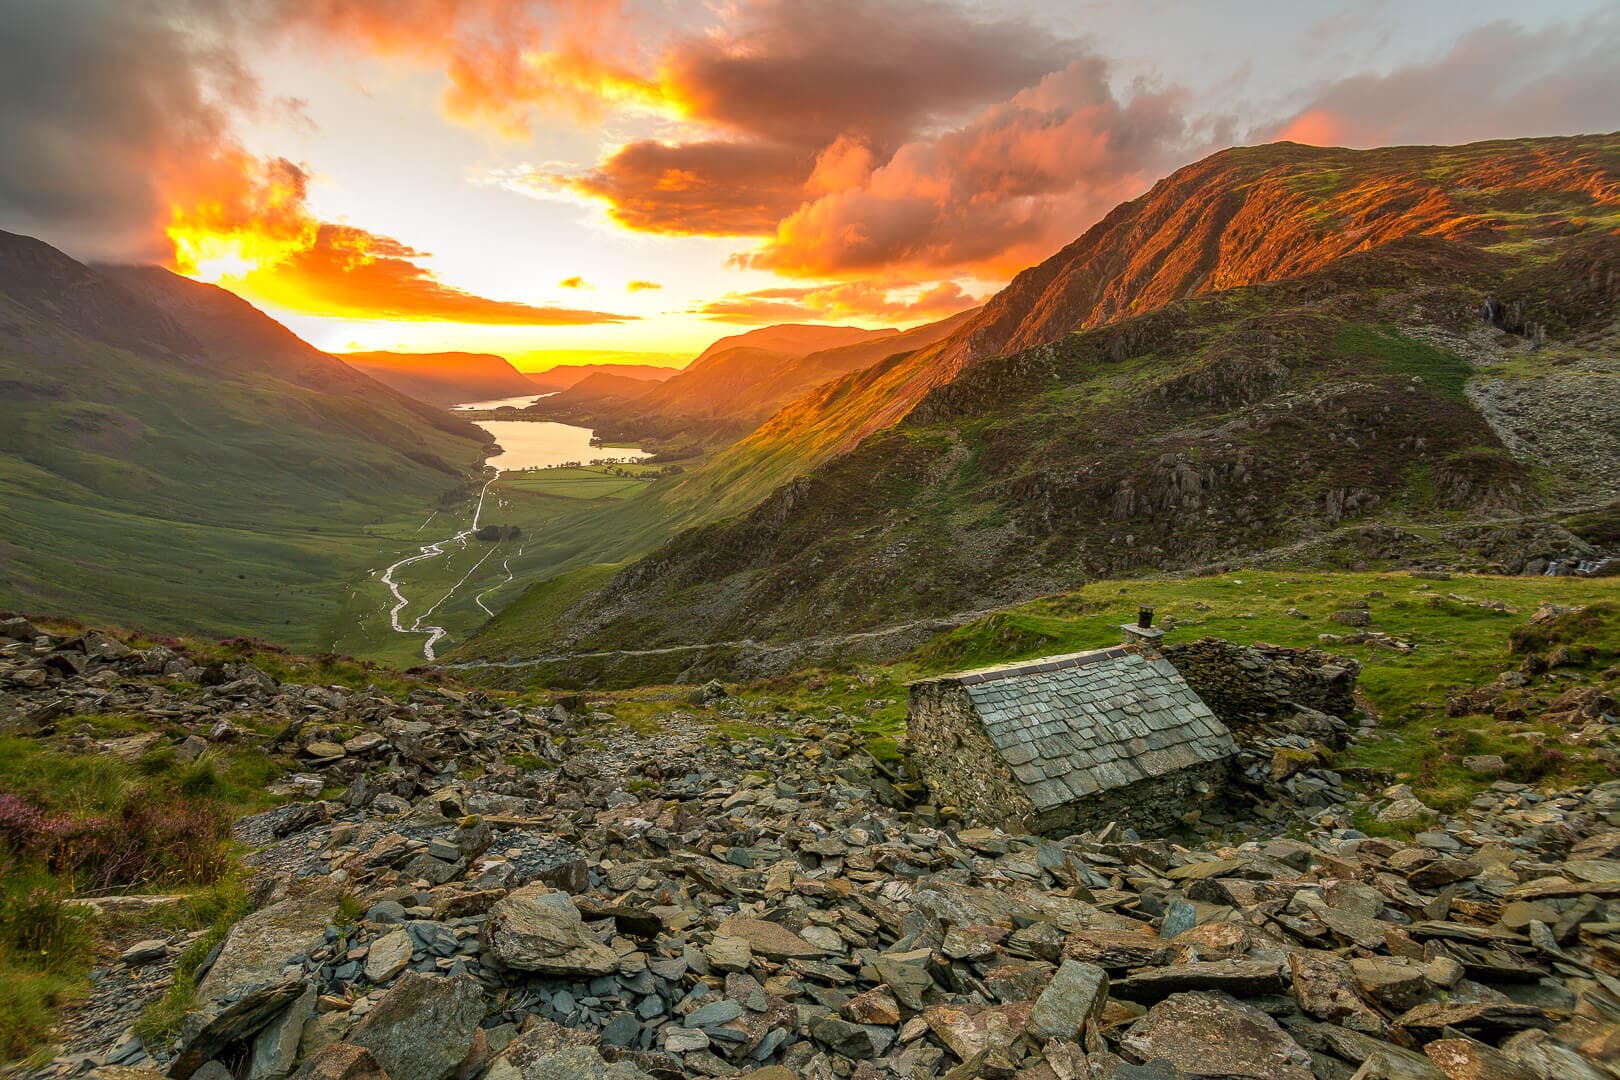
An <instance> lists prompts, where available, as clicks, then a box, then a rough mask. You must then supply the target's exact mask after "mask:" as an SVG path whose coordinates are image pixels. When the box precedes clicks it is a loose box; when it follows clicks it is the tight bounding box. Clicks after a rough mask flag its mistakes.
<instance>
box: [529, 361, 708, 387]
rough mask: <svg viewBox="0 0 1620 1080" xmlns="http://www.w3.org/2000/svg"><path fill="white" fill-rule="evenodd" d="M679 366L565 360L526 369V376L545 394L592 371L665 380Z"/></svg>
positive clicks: (640, 380) (588, 375)
mask: <svg viewBox="0 0 1620 1080" xmlns="http://www.w3.org/2000/svg"><path fill="white" fill-rule="evenodd" d="M680 370H681V369H680V368H678V367H664V366H662V365H658V364H563V365H559V366H557V367H552V368H547V369H546V370H544V371H526V372H524V373H523V374H524V376H525V377H526V378H527V379H528V380H529V381H530V382H531V383H533V384H534V385H535V386H537V387H539V392H540V393H542V394H555V393H557V392H558V391H559V390H567V389H568V388H569V387H570V386H576V385H578V384H579V383H580V382H582V381H583V380H585V379H588V378H590V377H591V376H592V375H616V376H619V377H621V378H625V379H634V380H636V381H637V382H649V383H651V382H662V381H663V380H665V379H668V378H670V377H672V376H674V375H677V374H679V373H680Z"/></svg>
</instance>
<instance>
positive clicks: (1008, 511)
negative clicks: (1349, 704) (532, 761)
mask: <svg viewBox="0 0 1620 1080" xmlns="http://www.w3.org/2000/svg"><path fill="white" fill-rule="evenodd" d="M1194 180H1196V181H1197V182H1193V181H1194ZM1150 211H1151V213H1150ZM1148 217H1151V218H1153V219H1154V220H1156V221H1157V222H1158V225H1157V227H1155V228H1148V227H1147V224H1146V219H1147V218H1148ZM1617 228H1620V138H1614V137H1596V138H1587V139H1571V140H1527V141H1524V142H1515V143H1498V144H1483V145H1479V146H1469V147H1457V148H1429V149H1421V148H1408V149H1400V150H1391V151H1373V152H1367V153H1364V154H1357V153H1353V152H1350V151H1340V150H1323V151H1312V150H1306V149H1305V148H1301V147H1294V146H1282V147H1265V148H1260V149H1257V150H1246V151H1232V152H1228V153H1225V154H1220V155H1216V157H1214V158H1212V159H1210V160H1209V161H1207V162H1203V163H1200V164H1199V165H1196V166H1192V167H1190V169H1188V170H1183V171H1182V172H1181V173H1178V174H1176V176H1174V177H1172V178H1170V179H1169V180H1167V181H1165V182H1164V183H1163V184H1161V185H1159V187H1157V188H1155V190H1154V192H1153V193H1152V194H1150V195H1149V196H1147V197H1145V198H1144V199H1143V200H1138V202H1136V203H1132V204H1128V205H1127V206H1125V207H1122V208H1120V209H1119V210H1117V211H1115V213H1114V214H1112V215H1110V217H1109V218H1108V219H1107V220H1105V221H1104V222H1103V223H1102V224H1100V225H1099V226H1098V227H1097V229H1094V230H1092V232H1091V233H1088V234H1087V236H1086V237H1085V238H1082V240H1081V241H1079V242H1077V244H1076V245H1074V246H1072V247H1071V248H1069V249H1067V250H1066V252H1065V253H1063V254H1062V255H1060V256H1059V257H1058V258H1056V259H1054V260H1052V261H1050V262H1048V263H1047V264H1044V265H1043V266H1042V267H1039V268H1036V269H1035V270H1032V271H1029V272H1027V273H1026V274H1024V275H1020V277H1019V278H1018V279H1016V280H1015V281H1014V282H1013V283H1012V285H1010V286H1009V288H1008V289H1007V290H1006V291H1005V292H1004V293H1002V294H1001V295H999V296H998V297H996V298H995V299H993V300H992V301H991V302H990V303H989V304H988V305H987V306H986V308H985V309H984V312H983V313H982V314H981V315H980V316H979V317H978V318H976V319H974V320H973V321H972V323H971V324H970V325H969V326H968V327H965V328H964V329H963V330H962V331H960V332H958V333H957V334H956V335H953V336H952V337H951V338H949V339H947V340H946V341H945V342H943V343H942V344H941V345H940V346H938V347H937V348H936V349H935V350H926V351H925V352H926V353H927V354H928V356H931V357H932V359H931V360H928V359H927V357H925V356H924V355H923V354H918V356H914V357H912V358H908V359H905V360H904V361H902V362H901V363H898V364H895V365H887V366H886V365H879V367H878V368H875V369H871V370H869V371H868V372H864V373H862V374H861V375H859V376H856V377H854V378H852V379H849V380H845V381H844V382H843V383H842V384H835V386H834V388H831V389H828V390H825V391H823V392H821V393H820V394H818V395H813V396H812V398H810V399H807V400H806V401H804V402H800V403H799V404H798V405H796V406H795V407H794V409H793V410H789V411H785V412H784V413H783V414H781V415H779V416H778V417H777V418H776V419H775V420H774V421H773V423H772V425H768V426H767V428H766V429H763V430H762V431H761V432H760V433H759V434H757V435H756V436H755V437H754V439H755V440H759V439H763V438H767V437H769V434H770V430H771V428H772V427H773V426H776V425H782V424H787V423H789V421H790V416H789V413H790V412H794V411H797V412H805V413H815V414H817V415H819V416H821V417H824V418H825V417H829V416H831V415H832V412H831V411H830V409H829V405H828V403H829V402H830V401H831V400H832V399H833V398H835V397H837V396H838V394H840V393H842V394H844V395H845V396H847V397H848V398H849V399H850V400H852V401H853V400H855V399H866V398H868V397H869V395H871V394H873V393H874V392H876V388H878V387H880V386H882V385H883V384H884V383H889V384H890V389H891V390H893V391H894V392H895V393H896V394H898V395H899V398H900V403H899V404H895V405H894V406H893V407H892V409H891V410H890V416H891V417H892V419H891V420H890V422H889V424H888V426H886V427H881V428H876V429H875V430H874V431H873V432H872V433H871V434H869V435H868V436H867V437H866V438H865V439H864V440H863V441H862V442H860V443H859V445H858V447H857V448H855V449H853V450H851V451H849V452H846V453H843V454H841V455H836V456H830V457H829V458H828V459H827V460H825V461H824V462H823V464H821V465H820V466H819V467H817V468H815V469H814V470H812V471H811V472H809V473H808V474H807V475H804V476H801V477H799V478H798V479H796V480H794V481H793V482H791V483H788V484H785V485H783V486H781V487H779V488H777V489H776V490H775V491H774V492H773V493H772V494H771V495H770V496H769V497H768V498H766V499H765V500H764V501H763V502H761V503H760V504H759V505H757V506H756V507H755V508H753V509H752V510H750V511H748V512H747V513H745V514H743V515H742V516H740V517H738V518H736V519H733V520H729V521H725V522H721V523H718V524H713V525H710V526H707V527H705V528H702V529H696V530H691V531H688V532H686V533H682V534H680V535H678V536H676V537H675V538H674V539H672V540H671V541H670V542H669V543H668V544H666V545H665V546H664V547H663V548H662V549H660V550H659V551H657V552H655V553H653V554H652V555H651V556H649V557H647V558H646V559H643V560H642V561H641V562H639V563H637V564H634V565H632V566H631V567H628V568H626V569H625V570H623V571H621V572H620V573H619V574H618V575H617V576H616V577H615V578H614V579H613V581H612V582H611V583H610V584H609V586H608V587H607V588H606V589H605V590H603V591H602V592H601V593H599V594H597V595H594V596H592V597H589V598H587V599H586V600H584V601H582V602H580V603H578V604H576V605H575V606H574V608H573V609H572V610H571V611H570V612H569V613H568V615H567V617H566V618H565V619H564V620H563V621H562V624H561V625H560V626H557V627H552V628H538V627H537V628H535V638H536V639H537V640H538V641H543V642H544V641H549V644H550V646H551V647H553V648H556V647H562V648H569V649H604V648H608V649H617V648H653V647H658V646H663V645H669V644H676V643H689V642H701V641H735V640H740V639H753V640H776V641H781V640H791V639H792V638H794V637H795V636H796V635H804V634H809V633H819V634H825V633H832V632H847V631H850V630H859V629H864V628H869V627H877V626H883V625H890V624H894V623H897V622H903V621H905V620H908V619H916V618H924V617H929V616H936V615H939V614H942V613H949V612H956V611H962V610H969V609H975V608H980V607H985V606H991V605H995V604H1000V603H1005V602H1008V601H1010V600H1014V599H1018V598H1022V597H1027V596H1030V595H1034V594H1038V593H1041V592H1045V591H1050V590H1054V589H1059V588H1066V587H1073V586H1075V585H1076V584H1078V583H1080V582H1083V581H1084V580H1087V579H1088V578H1090V577H1093V576H1096V575H1100V574H1105V573H1120V572H1126V571H1134V570H1141V569H1166V568H1177V567H1194V566H1198V565H1203V564H1207V563H1209V562H1212V561H1218V560H1222V559H1228V558H1232V557H1237V556H1247V555H1250V554H1255V553H1261V552H1266V551H1275V550H1276V549H1278V548H1287V547H1293V548H1297V549H1298V552H1299V555H1300V557H1301V558H1307V557H1308V558H1315V559H1319V560H1326V561H1335V560H1337V561H1352V562H1353V561H1362V560H1366V561H1372V562H1377V561H1380V560H1384V559H1392V558H1393V559H1399V558H1410V557H1414V556H1415V555H1417V554H1421V552H1422V550H1423V546H1424V544H1423V541H1424V538H1425V537H1427V538H1430V539H1432V538H1433V537H1434V536H1435V535H1436V529H1438V530H1440V531H1442V532H1443V531H1445V530H1447V529H1452V530H1456V531H1457V535H1456V536H1454V537H1452V538H1451V540H1449V541H1448V543H1449V544H1450V545H1451V548H1452V549H1459V550H1460V549H1462V548H1468V547H1469V546H1470V545H1473V546H1474V547H1476V548H1477V547H1479V546H1480V544H1483V543H1485V542H1484V541H1477V537H1476V538H1474V539H1471V538H1470V537H1471V536H1472V534H1470V533H1469V530H1470V529H1476V530H1477V528H1478V526H1477V523H1478V522H1480V521H1487V520H1494V519H1498V518H1503V517H1508V518H1511V517H1514V516H1523V515H1529V516H1538V515H1545V514H1549V513H1551V512H1552V511H1553V510H1554V509H1555V508H1558V507H1560V506H1564V505H1572V504H1581V503H1586V504H1590V503H1592V502H1595V501H1601V500H1602V499H1604V498H1609V499H1612V498H1614V497H1615V496H1616V494H1617V491H1616V482H1617V481H1616V478H1617V477H1620V457H1617V456H1616V451H1615V450H1614V449H1613V447H1614V440H1613V438H1612V433H1613V431H1614V430H1616V426H1617V425H1620V408H1617V403H1620V393H1617V388H1620V378H1617V376H1620V371H1617V370H1616V368H1615V364H1614V360H1613V357H1614V352H1615V345H1616V341H1617V333H1616V326H1615V315H1616V306H1617V301H1620V237H1617V235H1616V230H1617ZM1166 236H1175V237H1179V238H1180V239H1179V240H1178V242H1177V243H1174V244H1169V243H1162V242H1161V241H1163V240H1164V238H1165V237H1166ZM1107 238H1111V239H1107ZM1105 239H1106V242H1104V241H1105ZM1189 246H1191V247H1193V248H1196V249H1197V250H1199V251H1201V252H1202V254H1199V255H1196V257H1195V256H1194V254H1193V253H1192V252H1191V251H1189V250H1188V248H1189ZM1150 249H1151V250H1150ZM1154 252H1157V254H1154ZM1257 277H1258V278H1275V279H1276V280H1273V281H1269V282H1266V283H1262V284H1247V285H1245V282H1246V281H1251V280H1253V279H1255V278H1257ZM1188 294H1191V298H1186V297H1187V295H1188ZM1178 295H1180V296H1182V297H1183V298H1182V299H1176V296H1178ZM1075 326H1089V327H1090V328H1089V329H1082V330H1081V331H1080V332H1078V333H1069V332H1068V330H1072V329H1073V327H1075ZM1042 340H1045V341H1046V343H1045V344H1041V343H1040V342H1041V341H1042ZM1020 346H1022V348H1021V349H1020V348H1019V347H1020ZM1008 348H1011V349H1018V350H1019V351H1014V352H1011V353H1009V354H1008V355H1006V356H1005V357H1002V358H996V359H991V358H990V357H992V356H993V355H994V353H995V352H996V351H997V350H1001V349H1008ZM929 364H931V365H932V366H928V365H929ZM903 368H906V369H911V371H912V377H911V378H909V379H902V378H901V369H903ZM1549 378H1567V379H1571V380H1579V381H1578V382H1577V383H1576V384H1575V385H1576V386H1577V387H1578V389H1576V390H1574V391H1573V397H1574V399H1575V400H1578V401H1580V402H1581V403H1582V404H1581V406H1580V408H1579V410H1578V411H1574V412H1570V411H1567V410H1566V411H1563V412H1554V413H1552V414H1548V415H1534V416H1527V415H1526V414H1524V413H1523V409H1525V408H1533V406H1531V405H1528V404H1527V403H1526V402H1525V400H1524V396H1523V395H1519V396H1514V395H1512V394H1508V395H1505V399H1506V400H1508V401H1510V402H1513V403H1515V404H1514V407H1513V408H1512V409H1508V410H1501V409H1493V408H1491V407H1490V406H1489V404H1488V400H1487V399H1489V398H1490V397H1491V395H1492V394H1493V393H1497V391H1496V390H1495V389H1493V388H1497V387H1502V386H1508V387H1511V386H1514V385H1519V386H1525V385H1530V386H1534V385H1536V382H1537V380H1543V381H1544V380H1547V379H1549ZM896 380H898V381H896ZM919 386H925V387H926V389H925V390H924V391H923V392H922V393H921V394H917V393H916V392H917V390H918V387H919ZM914 394H915V395H916V396H915V397H913V396H912V395H914ZM1497 396H1498V397H1502V396H1503V395H1501V394H1498V395H1497ZM879 400H884V399H882V398H873V399H871V400H870V402H869V404H868V405H867V406H866V408H867V409H868V410H875V409H877V408H878V406H877V404H876V403H877V401H879ZM850 407H853V406H850ZM1515 411H1517V412H1518V413H1519V415H1518V417H1517V422H1519V423H1520V424H1523V423H1524V422H1525V421H1527V420H1529V421H1530V422H1531V426H1533V427H1535V428H1536V429H1538V430H1539V431H1540V432H1542V436H1541V438H1540V445H1541V446H1544V447H1547V446H1551V447H1555V448H1556V449H1554V450H1552V451H1550V452H1541V453H1538V452H1535V450H1534V448H1533V447H1530V446H1529V444H1528V443H1525V442H1524V441H1523V440H1522V439H1519V438H1518V437H1517V436H1515V435H1514V433H1513V430H1512V424H1513V422H1514V420H1515V418H1514V416H1513V415H1512V414H1513V413H1514V412H1515ZM841 430H843V435H841V436H840V437H841V438H842V437H847V436H848V434H849V432H848V430H844V429H841ZM1504 436H1507V438H1506V439H1505V438H1504ZM1413 523H1423V524H1424V525H1425V526H1427V528H1425V529H1424V530H1421V531H1420V532H1403V531H1401V530H1400V528H1399V527H1400V526H1403V525H1409V524H1413ZM1529 531H1530V533H1533V534H1534V535H1533V536H1531V537H1530V538H1529V539H1527V540H1526V541H1525V543H1526V544H1530V545H1531V546H1535V545H1536V544H1542V545H1544V546H1545V545H1548V544H1550V545H1552V547H1553V548H1557V547H1558V545H1559V544H1560V543H1565V541H1564V540H1563V539H1560V533H1559V531H1558V530H1556V529H1555V530H1552V531H1551V532H1547V531H1546V530H1543V531H1542V532H1540V533H1535V531H1534V530H1533V529H1532V530H1529ZM1562 536H1563V537H1568V534H1562ZM1549 537H1550V539H1549ZM1568 540H1569V542H1570V543H1574V544H1578V541H1575V540H1574V538H1572V537H1570V538H1568ZM1476 541H1477V542H1476ZM1566 546H1568V545H1567V544H1566ZM1569 553H1570V552H1568V551H1558V550H1549V551H1548V552H1547V554H1553V555H1556V554H1569ZM1575 553H1578V548H1577V549H1576V552H1575ZM1509 561H1511V559H1509ZM1519 561H1520V563H1521V564H1522V562H1523V558H1522V556H1520V559H1519ZM1510 568H1511V567H1510ZM508 629H509V628H508ZM506 640H508V641H510V640H511V636H510V634H507V635H506Z"/></svg>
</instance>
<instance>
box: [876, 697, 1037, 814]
mask: <svg viewBox="0 0 1620 1080" xmlns="http://www.w3.org/2000/svg"><path fill="white" fill-rule="evenodd" d="M907 735H908V738H909V739H910V741H911V747H912V758H911V760H912V762H913V763H914V764H915V765H916V766H917V769H918V771H919V772H920V773H921V774H922V779H923V781H924V782H925V783H927V785H928V787H929V789H930V790H932V791H934V792H937V793H939V794H938V797H940V798H942V799H948V800H949V801H952V802H954V803H955V804H956V805H957V806H958V807H959V808H960V809H961V810H962V812H963V813H964V814H966V815H967V816H968V817H970V818H972V819H974V820H976V821H978V822H981V823H983V824H987V825H995V826H998V827H1000V828H1004V829H1009V830H1011V829H1015V828H1026V827H1027V826H1028V823H1029V822H1030V821H1031V820H1032V819H1033V818H1034V816H1035V806H1034V804H1033V803H1031V802H1030V801H1029V798H1028V797H1027V796H1026V795H1025V794H1024V792H1023V790H1022V787H1021V786H1020V785H1019V783H1018V781H1017V780H1016V779H1014V777H1013V775H1012V773H1011V772H1009V771H1008V769H1007V767H1006V765H1005V763H1004V762H1003V761H1002V759H1001V754H1000V752H999V751H997V750H996V748H995V747H994V746H992V745H991V744H990V738H989V736H987V735H986V734H985V733H984V727H983V726H982V725H981V724H980V723H979V719H978V715H977V713H976V712H975V710H974V707H973V702H972V700H971V699H970V698H969V697H968V695H967V692H966V691H965V690H963V689H962V688H961V687H960V686H955V685H950V684H941V683H923V684H919V685H917V686H914V687H912V690H911V714H910V718H909V719H908V721H907Z"/></svg>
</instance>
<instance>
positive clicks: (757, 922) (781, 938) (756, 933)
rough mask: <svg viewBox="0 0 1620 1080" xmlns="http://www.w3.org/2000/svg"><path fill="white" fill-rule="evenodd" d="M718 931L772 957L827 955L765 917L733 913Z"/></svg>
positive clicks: (759, 953) (767, 956)
mask: <svg viewBox="0 0 1620 1080" xmlns="http://www.w3.org/2000/svg"><path fill="white" fill-rule="evenodd" d="M717 933H718V934H719V935H721V936H724V937H734V938H741V939H742V940H744V941H746V942H748V947H749V948H750V949H751V950H753V951H754V952H755V953H757V954H758V955H760V956H763V957H766V958H768V959H771V960H795V959H797V960H807V959H814V958H817V957H821V956H824V955H826V954H825V953H823V952H822V950H821V949H818V948H816V947H815V946H814V945H812V944H810V943H809V942H808V941H806V940H804V938H802V937H800V936H799V935H798V934H795V933H794V932H793V931H791V930H789V929H788V928H787V927H785V926H782V925H781V924H779V923H773V922H768V921H766V920H765V919H745V918H743V917H742V916H740V915H733V916H732V917H731V918H729V919H727V920H725V921H724V922H722V923H721V924H720V929H719V930H718V931H717Z"/></svg>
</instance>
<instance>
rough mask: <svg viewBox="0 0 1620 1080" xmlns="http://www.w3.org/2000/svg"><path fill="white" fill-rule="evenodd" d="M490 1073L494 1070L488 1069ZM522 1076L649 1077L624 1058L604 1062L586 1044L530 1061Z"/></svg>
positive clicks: (557, 1079) (579, 1079)
mask: <svg viewBox="0 0 1620 1080" xmlns="http://www.w3.org/2000/svg"><path fill="white" fill-rule="evenodd" d="M491 1074H492V1075H493V1074H494V1070H493V1069H492V1070H491ZM518 1075H520V1076H521V1077H522V1080H652V1078H651V1077H650V1076H648V1075H647V1074H646V1073H645V1072H643V1071H641V1070H640V1069H638V1068H636V1067H635V1066H634V1065H632V1064H630V1062H628V1061H613V1062H608V1061H604V1060H602V1055H601V1054H600V1053H599V1052H598V1051H597V1050H596V1049H595V1048H594V1047H589V1046H576V1047H574V1048H573V1049H570V1050H559V1051H558V1052H556V1053H555V1054H547V1055H545V1056H544V1057H538V1058H535V1059H534V1060H532V1061H530V1062H529V1063H528V1064H526V1065H525V1066H523V1068H522V1069H521V1070H520V1071H519V1072H518Z"/></svg>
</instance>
